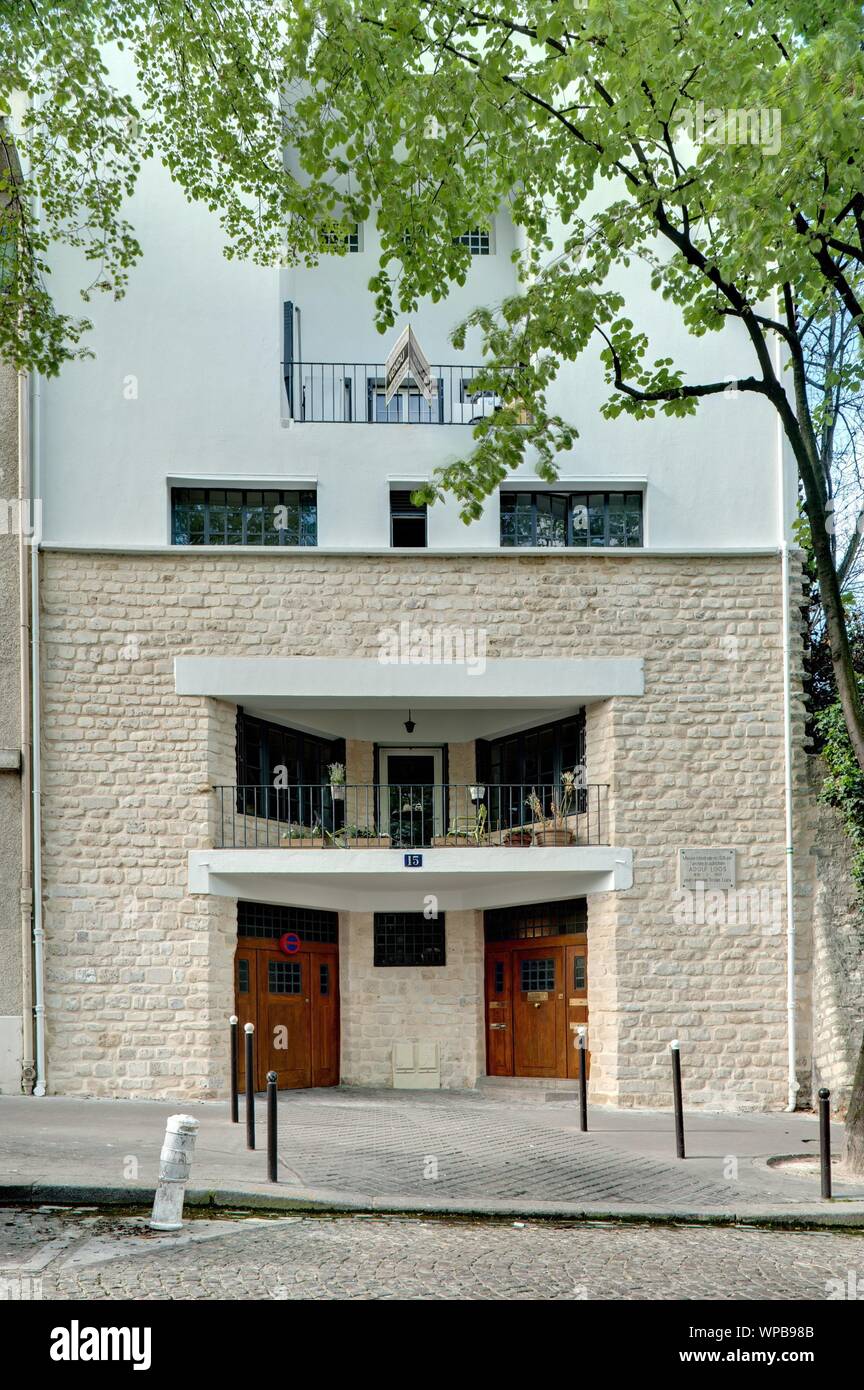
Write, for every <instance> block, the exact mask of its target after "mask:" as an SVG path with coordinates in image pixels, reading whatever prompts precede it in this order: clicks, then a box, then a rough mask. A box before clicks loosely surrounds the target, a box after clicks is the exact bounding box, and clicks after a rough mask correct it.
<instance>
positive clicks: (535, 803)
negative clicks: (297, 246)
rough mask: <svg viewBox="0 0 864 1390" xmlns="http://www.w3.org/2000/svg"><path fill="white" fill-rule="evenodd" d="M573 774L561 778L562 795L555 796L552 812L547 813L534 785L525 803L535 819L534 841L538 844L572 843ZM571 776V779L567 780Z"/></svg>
mask: <svg viewBox="0 0 864 1390" xmlns="http://www.w3.org/2000/svg"><path fill="white" fill-rule="evenodd" d="M572 776H573V774H572V773H571V774H566V773H565V774H564V776H562V779H561V784H562V792H561V795H560V797H553V798H552V803H551V807H550V814H549V815H547V814H546V811H545V809H544V807H543V803H542V801H541V800H540V797H539V796H538V795H537V792H536V790H535V788H534V787H532V788H531V792H530V795H529V796H527V797H526V799H525V804H526V806H527V807H528V808H529V810H530V812H531V816H532V818H533V821H534V843H535V844H537V845H572V843H573V832H572V831H571V830H570V827H569V825H568V824H567V816H568V814H569V810H570V802H571V800H572V797H573V782H572ZM567 777H569V778H570V779H571V780H569V781H568V780H565V779H566V778H567Z"/></svg>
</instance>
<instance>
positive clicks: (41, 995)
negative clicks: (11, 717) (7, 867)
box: [30, 373, 46, 1096]
mask: <svg viewBox="0 0 864 1390" xmlns="http://www.w3.org/2000/svg"><path fill="white" fill-rule="evenodd" d="M40 401H41V383H40V380H39V376H38V374H37V373H34V374H33V377H32V378H31V417H30V418H31V422H32V423H31V429H30V442H31V446H32V455H31V468H30V477H31V490H32V493H33V539H32V542H31V546H30V625H31V640H30V654H31V662H32V665H31V676H30V686H31V699H32V724H31V727H32V731H33V757H32V768H33V778H32V790H33V996H34V1002H33V1014H34V1018H35V1020H36V1084H35V1086H34V1087H33V1094H34V1096H44V1094H45V1090H46V1083H45V928H44V925H43V914H42V747H41V729H42V708H41V705H42V699H41V695H42V689H41V685H40V653H39V628H40V624H39V550H40V547H41V544H42V502H41V496H40V492H41V488H40V476H39V463H40V452H39V451H40V447H41V438H40V428H39V426H40V414H41V412H40Z"/></svg>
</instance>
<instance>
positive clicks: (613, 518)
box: [501, 492, 642, 547]
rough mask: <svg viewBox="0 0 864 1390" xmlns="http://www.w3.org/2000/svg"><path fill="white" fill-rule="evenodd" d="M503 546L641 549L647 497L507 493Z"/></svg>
mask: <svg viewBox="0 0 864 1390" xmlns="http://www.w3.org/2000/svg"><path fill="white" fill-rule="evenodd" d="M501 544H502V545H512V546H528V545H536V546H559V547H563V546H641V545H642V494H641V492H502V493H501Z"/></svg>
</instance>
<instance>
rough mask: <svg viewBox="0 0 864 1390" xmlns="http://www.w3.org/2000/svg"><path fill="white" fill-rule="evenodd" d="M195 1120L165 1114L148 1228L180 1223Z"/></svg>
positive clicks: (167, 1227)
mask: <svg viewBox="0 0 864 1390" xmlns="http://www.w3.org/2000/svg"><path fill="white" fill-rule="evenodd" d="M197 1133H198V1121H197V1120H193V1118H192V1116H191V1115H169V1117H168V1123H167V1124H166V1126H165V1142H164V1143H163V1145H162V1152H161V1154H160V1155H159V1186H158V1187H157V1188H156V1196H155V1198H154V1199H153V1211H152V1214H151V1216H150V1229H151V1230H153V1231H179V1230H181V1229H182V1226H183V1198H184V1196H185V1193H186V1184H187V1182H188V1181H189V1174H190V1172H191V1170H192V1155H193V1154H194V1152H195V1136H196V1135H197Z"/></svg>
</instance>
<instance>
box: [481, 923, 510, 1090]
mask: <svg viewBox="0 0 864 1390" xmlns="http://www.w3.org/2000/svg"><path fill="white" fill-rule="evenodd" d="M511 966H512V956H511V953H510V952H509V951H495V950H493V949H492V948H491V947H487V949H486V1073H487V1075H488V1076H512V1075H513V992H512V979H513V974H512V970H511Z"/></svg>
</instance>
